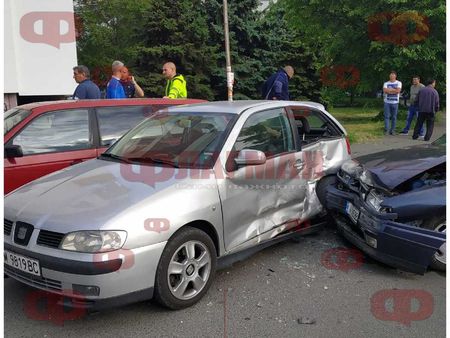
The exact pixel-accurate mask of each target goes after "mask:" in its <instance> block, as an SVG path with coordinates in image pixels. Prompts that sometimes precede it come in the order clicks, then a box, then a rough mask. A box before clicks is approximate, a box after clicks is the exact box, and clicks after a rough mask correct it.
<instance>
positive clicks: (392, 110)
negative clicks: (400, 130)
mask: <svg viewBox="0 0 450 338" xmlns="http://www.w3.org/2000/svg"><path fill="white" fill-rule="evenodd" d="M401 90H402V83H401V82H400V81H398V80H397V72H395V71H394V70H392V71H391V73H390V74H389V81H387V82H385V83H384V85H383V93H384V134H385V135H388V134H390V135H395V125H396V124H397V113H398V103H399V101H400V92H401ZM389 122H390V123H389Z"/></svg>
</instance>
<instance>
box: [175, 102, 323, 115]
mask: <svg viewBox="0 0 450 338" xmlns="http://www.w3.org/2000/svg"><path fill="white" fill-rule="evenodd" d="M287 106H309V107H311V108H316V109H319V110H322V111H324V110H325V108H324V106H323V105H321V104H320V103H316V102H308V101H267V100H240V101H215V102H207V103H198V104H189V105H182V106H173V107H169V108H168V109H169V111H171V112H178V111H179V112H186V113H187V112H197V113H201V112H208V113H230V114H238V115H239V114H242V113H243V112H245V111H246V110H247V109H249V108H255V107H258V108H262V109H264V108H274V107H287Z"/></svg>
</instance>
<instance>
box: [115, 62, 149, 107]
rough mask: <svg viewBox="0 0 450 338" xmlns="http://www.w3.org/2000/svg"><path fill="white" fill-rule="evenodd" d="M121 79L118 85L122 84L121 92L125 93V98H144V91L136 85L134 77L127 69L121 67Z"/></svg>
mask: <svg viewBox="0 0 450 338" xmlns="http://www.w3.org/2000/svg"><path fill="white" fill-rule="evenodd" d="M120 73H121V78H120V83H121V84H122V87H123V90H124V92H125V97H126V98H129V99H130V98H133V97H144V91H143V90H142V88H141V87H140V86H139V85H138V83H137V82H136V80H135V79H134V76H132V75H131V74H130V72H129V70H128V68H127V67H125V66H123V67H122V68H121V70H120Z"/></svg>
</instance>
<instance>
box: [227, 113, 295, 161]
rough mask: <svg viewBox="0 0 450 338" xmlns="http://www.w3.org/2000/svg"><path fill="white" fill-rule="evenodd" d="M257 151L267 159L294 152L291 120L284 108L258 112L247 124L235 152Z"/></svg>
mask: <svg viewBox="0 0 450 338" xmlns="http://www.w3.org/2000/svg"><path fill="white" fill-rule="evenodd" d="M242 149H255V150H260V151H262V152H264V153H265V155H266V156H267V157H271V156H276V155H278V154H281V153H286V152H290V151H292V150H294V140H293V135H292V132H291V128H290V123H289V119H288V117H287V115H286V112H285V110H284V109H283V108H277V109H271V110H266V111H262V112H258V113H255V114H253V115H252V116H250V117H249V118H248V119H247V121H246V122H245V124H244V126H243V127H242V129H241V132H240V133H239V136H238V138H237V140H236V143H235V144H234V149H233V150H234V151H236V152H239V151H241V150H242Z"/></svg>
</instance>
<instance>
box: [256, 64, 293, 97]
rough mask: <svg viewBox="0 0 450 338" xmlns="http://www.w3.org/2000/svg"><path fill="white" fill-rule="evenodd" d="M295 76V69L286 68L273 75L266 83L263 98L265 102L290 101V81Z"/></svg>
mask: <svg viewBox="0 0 450 338" xmlns="http://www.w3.org/2000/svg"><path fill="white" fill-rule="evenodd" d="M293 76H294V68H293V67H292V66H285V67H284V68H283V69H280V70H278V71H277V72H276V73H274V74H272V75H271V76H270V77H269V78H268V79H267V81H266V82H265V83H264V85H263V88H262V97H263V99H264V100H289V99H290V97H289V80H290V79H292V77H293Z"/></svg>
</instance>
